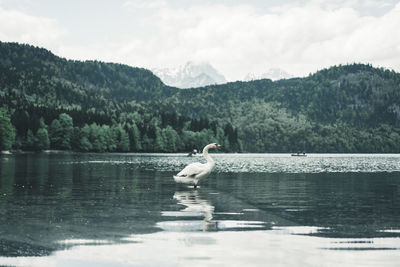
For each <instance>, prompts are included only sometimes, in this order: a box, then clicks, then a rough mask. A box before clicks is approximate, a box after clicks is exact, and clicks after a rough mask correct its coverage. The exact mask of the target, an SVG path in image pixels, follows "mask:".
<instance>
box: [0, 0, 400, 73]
mask: <svg viewBox="0 0 400 267" xmlns="http://www.w3.org/2000/svg"><path fill="white" fill-rule="evenodd" d="M0 40H1V41H13V42H21V43H28V44H33V45H36V46H41V47H45V48H47V49H50V50H51V51H52V52H53V53H55V54H56V55H59V56H62V57H66V58H68V59H79V60H86V59H97V60H101V61H107V62H118V63H124V64H128V65H131V66H138V67H145V68H154V67H158V68H159V67H175V66H178V65H182V64H184V63H186V62H187V61H195V62H208V63H210V64H211V65H213V66H214V67H215V68H216V69H217V70H218V71H219V72H220V73H221V74H223V75H224V76H225V77H226V78H227V79H228V80H238V79H242V78H243V77H244V76H245V75H246V74H247V73H254V74H259V73H262V72H266V71H267V70H268V69H270V68H281V69H283V70H285V71H287V72H289V73H291V74H293V75H295V76H304V75H308V74H309V73H312V72H315V71H317V70H318V69H321V68H325V67H329V66H332V65H337V64H346V63H353V62H361V63H371V64H372V65H373V66H376V67H385V68H389V69H394V70H396V71H397V72H400V1H398V0H396V1H395V0H383V1H382V0H327V1H323V0H298V1H293V0H283V1H282V0H280V1H278V0H266V1H262V0H246V1H244V0H243V1H242V0H236V1H234V0H233V1H227V0H222V1H211V0H190V1H189V0H65V1H64V0H59V1H57V0H0Z"/></svg>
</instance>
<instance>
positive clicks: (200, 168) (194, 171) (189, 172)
mask: <svg viewBox="0 0 400 267" xmlns="http://www.w3.org/2000/svg"><path fill="white" fill-rule="evenodd" d="M205 169H206V165H205V164H202V163H199V162H195V163H191V164H189V165H187V166H186V167H185V168H184V169H183V170H182V171H180V172H179V173H178V174H177V175H176V176H178V177H191V178H194V177H195V176H196V175H198V174H200V173H202V172H204V170H205Z"/></svg>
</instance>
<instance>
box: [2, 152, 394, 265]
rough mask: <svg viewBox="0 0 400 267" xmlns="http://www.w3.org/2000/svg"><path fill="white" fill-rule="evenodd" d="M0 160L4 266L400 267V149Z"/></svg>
mask: <svg viewBox="0 0 400 267" xmlns="http://www.w3.org/2000/svg"><path fill="white" fill-rule="evenodd" d="M212 156H213V157H214V159H215V161H216V168H215V170H214V171H213V173H212V174H211V175H210V176H209V177H208V179H207V180H206V181H204V182H203V183H201V184H200V188H198V189H193V188H190V187H188V186H186V185H182V184H176V183H175V182H174V180H173V178H172V175H173V174H175V173H177V172H178V171H180V170H181V169H182V168H183V167H184V166H185V165H186V164H188V163H191V162H195V161H204V160H203V159H202V158H201V157H186V155H184V154H79V153H40V154H16V155H1V156H0V214H1V217H0V266H189V265H190V266H341V267H343V266H398V263H399V262H400V155H397V154H394V155H387V154H384V155H376V154H365V155H362V154H354V155H343V154H310V155H308V156H307V157H291V156H290V155H289V154H212Z"/></svg>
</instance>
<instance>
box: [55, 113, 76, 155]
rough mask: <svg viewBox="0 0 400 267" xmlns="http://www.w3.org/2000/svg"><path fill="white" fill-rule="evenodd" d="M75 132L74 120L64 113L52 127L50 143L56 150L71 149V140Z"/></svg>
mask: <svg viewBox="0 0 400 267" xmlns="http://www.w3.org/2000/svg"><path fill="white" fill-rule="evenodd" d="M73 131H74V125H73V122H72V118H71V117H70V116H69V115H68V114H66V113H62V114H60V115H59V116H58V119H54V120H53V121H52V122H51V125H50V143H51V146H52V147H53V148H56V149H71V139H72V135H73Z"/></svg>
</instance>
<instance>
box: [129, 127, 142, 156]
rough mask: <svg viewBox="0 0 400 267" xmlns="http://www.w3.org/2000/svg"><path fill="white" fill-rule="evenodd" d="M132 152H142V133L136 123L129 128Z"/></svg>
mask: <svg viewBox="0 0 400 267" xmlns="http://www.w3.org/2000/svg"><path fill="white" fill-rule="evenodd" d="M128 134H129V143H130V146H131V147H130V150H131V151H133V152H137V151H142V149H143V148H142V143H141V138H140V131H139V128H138V127H137V125H136V123H133V125H132V126H130V127H129V128H128Z"/></svg>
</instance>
